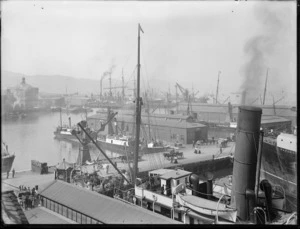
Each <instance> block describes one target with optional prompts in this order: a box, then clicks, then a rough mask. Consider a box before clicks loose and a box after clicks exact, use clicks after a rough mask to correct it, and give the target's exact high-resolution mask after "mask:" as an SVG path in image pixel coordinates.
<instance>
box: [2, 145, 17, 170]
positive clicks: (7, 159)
mask: <svg viewBox="0 0 300 229" xmlns="http://www.w3.org/2000/svg"><path fill="white" fill-rule="evenodd" d="M1 156H2V166H1V171H2V173H7V172H10V170H11V168H12V165H13V162H14V160H15V155H14V154H10V153H9V151H8V146H7V145H6V144H5V143H4V142H2V150H1Z"/></svg>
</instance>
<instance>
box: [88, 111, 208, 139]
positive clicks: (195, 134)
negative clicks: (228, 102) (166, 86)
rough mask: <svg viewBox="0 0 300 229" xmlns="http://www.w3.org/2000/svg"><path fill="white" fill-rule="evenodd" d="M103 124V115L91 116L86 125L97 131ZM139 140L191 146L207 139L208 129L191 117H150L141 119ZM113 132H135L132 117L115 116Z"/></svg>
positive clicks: (104, 118)
mask: <svg viewBox="0 0 300 229" xmlns="http://www.w3.org/2000/svg"><path fill="white" fill-rule="evenodd" d="M101 120H102V122H105V120H106V117H105V116H103V115H99V114H96V115H92V116H89V117H88V118H87V122H88V125H89V126H90V127H91V128H93V129H95V130H97V129H99V128H100V122H101ZM141 122H142V124H141V132H140V133H141V138H144V139H145V140H148V141H150V140H152V139H156V140H163V141H167V142H174V143H175V142H180V143H183V144H192V143H193V141H196V140H204V139H207V132H208V128H207V126H206V125H204V124H201V123H197V122H193V120H192V118H191V116H187V115H186V116H177V115H174V116H173V115H169V116H152V117H149V118H148V117H147V116H145V115H143V116H142V117H141ZM114 129H115V132H118V131H120V130H123V131H124V132H126V133H127V134H132V133H134V131H135V118H134V116H133V115H126V114H123V115H119V114H118V115H117V117H116V120H115V121H114Z"/></svg>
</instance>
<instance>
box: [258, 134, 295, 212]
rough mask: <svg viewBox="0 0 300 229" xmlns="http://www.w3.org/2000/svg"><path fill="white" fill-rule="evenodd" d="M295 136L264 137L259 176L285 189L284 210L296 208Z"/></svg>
mask: <svg viewBox="0 0 300 229" xmlns="http://www.w3.org/2000/svg"><path fill="white" fill-rule="evenodd" d="M296 168H297V136H296V133H294V134H287V133H281V134H279V135H278V136H277V137H271V136H268V137H264V143H263V152H262V161H261V176H262V178H265V179H267V180H269V181H270V182H271V183H272V184H273V185H279V186H281V187H282V188H283V189H284V190H285V195H286V210H288V211H295V210H296V209H297V204H296V203H297V171H296Z"/></svg>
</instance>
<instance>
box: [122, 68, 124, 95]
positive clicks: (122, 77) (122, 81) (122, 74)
mask: <svg viewBox="0 0 300 229" xmlns="http://www.w3.org/2000/svg"><path fill="white" fill-rule="evenodd" d="M124 88H125V86H124V73H123V68H122V97H123V100H124V99H125V89H124Z"/></svg>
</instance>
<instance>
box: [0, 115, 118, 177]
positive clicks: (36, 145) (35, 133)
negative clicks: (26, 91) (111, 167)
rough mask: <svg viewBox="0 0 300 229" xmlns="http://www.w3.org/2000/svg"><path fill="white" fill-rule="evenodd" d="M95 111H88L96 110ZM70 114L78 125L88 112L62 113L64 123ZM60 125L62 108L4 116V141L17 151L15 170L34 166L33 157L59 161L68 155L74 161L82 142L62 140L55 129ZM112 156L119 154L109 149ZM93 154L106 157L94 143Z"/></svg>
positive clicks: (52, 163) (68, 159)
mask: <svg viewBox="0 0 300 229" xmlns="http://www.w3.org/2000/svg"><path fill="white" fill-rule="evenodd" d="M94 113H95V111H93V112H91V113H88V115H92V114H94ZM68 117H71V125H72V126H73V125H76V124H77V123H78V122H80V121H81V120H85V118H86V117H85V114H83V113H80V114H69V115H67V114H66V113H62V123H63V125H64V124H65V125H68V124H69V119H68ZM59 125H60V113H59V112H49V113H46V112H40V113H30V114H27V116H26V117H25V118H23V119H21V118H19V119H17V120H2V125H1V131H2V132H1V136H2V141H4V142H5V143H6V144H7V145H8V150H9V152H10V153H14V154H15V155H16V158H15V161H14V163H13V167H12V168H14V169H15V171H26V170H31V160H37V161H40V162H47V163H48V165H50V166H51V165H57V164H58V163H60V162H62V160H63V159H64V158H65V160H66V161H67V162H70V163H74V162H76V160H77V157H78V152H79V147H80V145H79V143H71V142H66V141H59V140H57V139H55V138H54V133H53V132H54V131H55V129H56V128H57V126H59ZM106 153H107V155H108V156H109V157H116V156H118V154H116V153H112V152H106ZM90 154H91V158H92V160H93V159H96V158H97V157H98V156H99V158H100V159H101V158H104V156H103V155H102V154H101V153H100V152H99V150H98V149H97V148H96V147H94V146H92V143H90Z"/></svg>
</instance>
